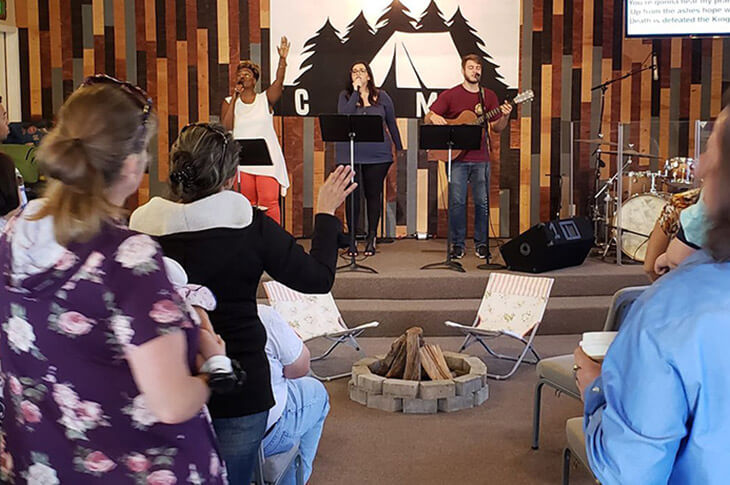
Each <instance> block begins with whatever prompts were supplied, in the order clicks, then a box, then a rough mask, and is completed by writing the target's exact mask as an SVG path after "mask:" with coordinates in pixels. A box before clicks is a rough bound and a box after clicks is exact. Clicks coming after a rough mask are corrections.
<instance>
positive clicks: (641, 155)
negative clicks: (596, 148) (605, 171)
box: [601, 150, 663, 160]
mask: <svg viewBox="0 0 730 485" xmlns="http://www.w3.org/2000/svg"><path fill="white" fill-rule="evenodd" d="M601 153H605V154H606V155H618V152H617V151H614V150H601ZM623 154H624V156H625V157H637V158H654V159H656V160H663V159H662V157H660V156H658V155H652V154H651V153H641V152H637V151H636V150H624V151H623Z"/></svg>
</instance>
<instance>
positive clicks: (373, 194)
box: [345, 162, 393, 237]
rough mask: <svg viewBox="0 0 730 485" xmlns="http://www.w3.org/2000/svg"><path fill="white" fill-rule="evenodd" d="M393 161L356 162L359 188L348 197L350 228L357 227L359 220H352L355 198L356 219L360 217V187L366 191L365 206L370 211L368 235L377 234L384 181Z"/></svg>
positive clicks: (348, 221)
mask: <svg viewBox="0 0 730 485" xmlns="http://www.w3.org/2000/svg"><path fill="white" fill-rule="evenodd" d="M392 164H393V162H385V163H357V164H355V182H357V189H355V191H354V192H353V193H352V194H351V195H350V196H348V197H347V204H346V210H347V213H346V215H345V216H346V217H347V227H348V230H350V231H351V230H352V229H353V228H355V229H357V222H353V221H352V220H350V218H351V216H350V204H352V200H353V198H354V200H355V221H358V220H359V219H360V189H362V190H364V192H365V206H366V210H367V213H368V229H367V233H368V237H371V236H375V233H376V232H377V229H378V222H380V212H381V209H382V201H383V182H384V181H385V176H386V175H388V169H390V166H391V165H392Z"/></svg>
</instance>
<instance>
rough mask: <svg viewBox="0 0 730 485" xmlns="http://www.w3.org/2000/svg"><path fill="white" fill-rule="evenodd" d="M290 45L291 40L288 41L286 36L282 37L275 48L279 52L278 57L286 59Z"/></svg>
mask: <svg viewBox="0 0 730 485" xmlns="http://www.w3.org/2000/svg"><path fill="white" fill-rule="evenodd" d="M290 47H291V42H289V40H288V39H287V38H286V37H282V38H281V42H280V44H279V46H278V47H277V48H276V51H277V52H278V53H279V57H280V58H282V59H286V57H287V56H288V55H289V48H290Z"/></svg>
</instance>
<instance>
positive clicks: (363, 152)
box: [335, 89, 403, 164]
mask: <svg viewBox="0 0 730 485" xmlns="http://www.w3.org/2000/svg"><path fill="white" fill-rule="evenodd" d="M359 103H360V93H359V92H357V91H355V92H353V93H352V95H351V96H349V95H348V94H347V91H344V90H343V91H342V92H341V93H340V99H339V101H338V103H337V112H338V113H340V114H363V115H378V116H380V117H381V118H383V138H384V140H383V142H376V143H366V142H361V143H355V163H385V162H392V161H393V148H392V147H393V143H395V147H396V149H398V150H402V149H403V144H402V143H401V141H400V131H398V124H397V123H396V122H395V108H394V107H393V100H392V99H390V96H388V93H386V92H385V91H383V90H382V89H381V90H380V92H379V93H378V100H377V101H376V103H375V104H374V105H372V106H359ZM386 126H387V128H388V129H387V130H386V129H385V128H386ZM335 153H336V156H337V163H340V164H344V163H350V144H349V143H337V146H336V150H335Z"/></svg>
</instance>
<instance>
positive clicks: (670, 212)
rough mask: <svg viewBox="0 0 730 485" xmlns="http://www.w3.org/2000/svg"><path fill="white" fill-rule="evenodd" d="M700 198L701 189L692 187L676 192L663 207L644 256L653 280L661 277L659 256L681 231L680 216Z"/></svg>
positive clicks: (649, 274) (646, 268)
mask: <svg viewBox="0 0 730 485" xmlns="http://www.w3.org/2000/svg"><path fill="white" fill-rule="evenodd" d="M699 198H700V189H699V188H696V189H691V190H687V191H686V192H681V193H679V194H674V195H672V197H671V198H670V199H669V201H668V202H667V204H666V205H665V206H664V208H663V209H662V212H661V214H660V215H659V219H658V220H657V222H656V224H655V225H654V230H652V232H651V234H650V235H649V240H648V241H647V243H646V257H645V258H644V272H645V273H646V275H647V276H648V277H649V279H650V280H651V281H655V280H656V279H657V278H659V276H660V274H659V273H656V271H655V266H656V264H655V263H656V261H657V258H659V256H660V255H662V254H664V253H665V252H666V251H667V248H668V247H669V243H670V242H671V241H672V240H673V239H674V237H676V235H677V233H678V232H679V228H680V224H679V216H680V214H681V213H682V211H683V210H684V209H686V208H687V207H691V206H692V205H694V204H696V203H697V201H698V200H699Z"/></svg>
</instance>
